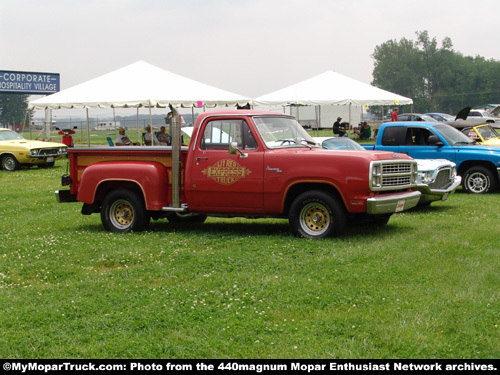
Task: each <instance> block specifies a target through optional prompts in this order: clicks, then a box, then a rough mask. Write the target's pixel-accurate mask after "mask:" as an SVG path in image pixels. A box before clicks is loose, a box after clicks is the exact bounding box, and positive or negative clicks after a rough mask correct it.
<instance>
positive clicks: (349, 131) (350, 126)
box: [347, 102, 352, 138]
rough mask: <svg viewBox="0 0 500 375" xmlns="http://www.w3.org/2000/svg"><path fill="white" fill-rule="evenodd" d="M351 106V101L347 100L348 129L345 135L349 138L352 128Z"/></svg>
mask: <svg viewBox="0 0 500 375" xmlns="http://www.w3.org/2000/svg"><path fill="white" fill-rule="evenodd" d="M351 106H352V103H351V102H349V130H348V132H347V136H348V137H349V138H350V136H351V135H352V134H351V130H352V124H351Z"/></svg>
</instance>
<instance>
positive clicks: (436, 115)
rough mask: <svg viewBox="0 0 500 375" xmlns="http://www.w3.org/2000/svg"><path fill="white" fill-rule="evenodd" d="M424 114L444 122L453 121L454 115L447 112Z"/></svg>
mask: <svg viewBox="0 0 500 375" xmlns="http://www.w3.org/2000/svg"><path fill="white" fill-rule="evenodd" d="M424 114H425V115H426V116H429V117H432V118H433V119H434V120H438V121H439V122H446V121H455V117H453V116H452V115H449V114H447V113H436V112H432V113H424Z"/></svg>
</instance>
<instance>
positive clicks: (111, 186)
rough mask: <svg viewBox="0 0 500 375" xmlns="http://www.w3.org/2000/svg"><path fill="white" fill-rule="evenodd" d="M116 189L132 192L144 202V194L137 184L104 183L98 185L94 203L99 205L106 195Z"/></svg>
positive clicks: (121, 182) (126, 182)
mask: <svg viewBox="0 0 500 375" xmlns="http://www.w3.org/2000/svg"><path fill="white" fill-rule="evenodd" d="M116 189H128V190H132V191H134V192H135V193H136V194H137V195H138V196H139V197H140V198H141V199H142V200H143V201H144V194H143V192H142V190H141V188H140V186H139V185H138V184H137V183H135V182H132V181H106V182H103V183H102V184H100V185H99V187H98V188H97V191H96V194H95V199H94V202H95V203H97V202H99V205H100V204H101V202H102V201H103V200H104V198H105V197H106V195H108V193H109V192H110V191H112V190H116Z"/></svg>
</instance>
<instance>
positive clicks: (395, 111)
mask: <svg viewBox="0 0 500 375" xmlns="http://www.w3.org/2000/svg"><path fill="white" fill-rule="evenodd" d="M398 111H399V108H397V107H396V108H394V111H392V115H391V121H398Z"/></svg>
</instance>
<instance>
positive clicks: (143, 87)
mask: <svg viewBox="0 0 500 375" xmlns="http://www.w3.org/2000/svg"><path fill="white" fill-rule="evenodd" d="M249 102H251V99H250V98H246V97H244V96H241V95H237V94H233V93H231V92H229V91H225V90H221V89H218V88H216V87H212V86H209V85H206V84H203V83H200V82H197V81H194V80H191V79H189V78H184V77H182V76H179V75H177V74H174V73H170V72H168V71H166V70H163V69H160V68H158V67H156V66H153V65H151V64H148V63H146V62H144V61H139V62H136V63H134V64H131V65H128V66H126V67H124V68H121V69H118V70H115V71H114V72H111V73H108V74H105V75H103V76H101V77H98V78H94V79H92V80H90V81H87V82H84V83H81V84H79V85H76V86H73V87H71V88H69V89H66V90H63V91H60V92H58V93H56V94H52V95H49V96H46V97H43V98H40V99H37V100H34V101H31V102H30V103H29V108H33V109H62V108H65V109H70V108H139V107H149V108H154V107H157V108H165V107H168V106H169V105H172V106H182V107H200V106H201V105H204V106H208V107H214V106H236V105H245V104H247V103H249Z"/></svg>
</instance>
